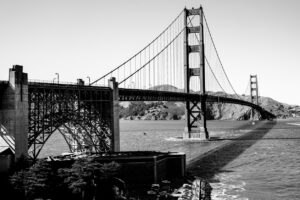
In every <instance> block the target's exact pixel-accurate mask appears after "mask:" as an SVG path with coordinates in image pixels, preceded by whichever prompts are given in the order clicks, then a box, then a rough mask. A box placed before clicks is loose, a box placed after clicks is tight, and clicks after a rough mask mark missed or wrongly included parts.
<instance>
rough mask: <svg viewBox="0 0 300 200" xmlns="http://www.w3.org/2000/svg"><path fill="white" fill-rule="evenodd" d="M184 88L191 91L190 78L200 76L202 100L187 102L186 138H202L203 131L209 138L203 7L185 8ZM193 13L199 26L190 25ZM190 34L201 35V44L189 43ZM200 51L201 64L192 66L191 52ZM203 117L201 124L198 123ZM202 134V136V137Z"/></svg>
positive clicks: (187, 91) (206, 137)
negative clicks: (199, 125)
mask: <svg viewBox="0 0 300 200" xmlns="http://www.w3.org/2000/svg"><path fill="white" fill-rule="evenodd" d="M183 15H184V27H185V30H184V44H183V48H184V49H183V52H184V90H185V92H186V93H190V79H191V77H193V76H197V77H199V78H200V88H201V89H200V90H201V91H200V92H201V100H200V107H199V101H193V102H192V101H187V102H186V121H187V127H186V128H185V131H184V138H201V137H202V134H201V133H200V132H202V131H203V133H205V139H209V134H208V131H207V126H206V96H207V95H206V90H205V52H204V26H203V18H204V16H203V8H202V6H200V8H198V9H194V8H193V9H190V10H189V9H186V8H185V9H184V14H183ZM192 15H198V16H199V22H200V23H199V26H189V25H188V17H189V16H192ZM189 34H198V35H199V44H189ZM192 53H198V54H199V56H200V63H199V66H190V62H189V59H190V54H192ZM199 119H201V126H202V127H198V126H197V125H196V123H197V122H198V121H199ZM200 136H201V137H200Z"/></svg>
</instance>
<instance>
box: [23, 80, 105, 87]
mask: <svg viewBox="0 0 300 200" xmlns="http://www.w3.org/2000/svg"><path fill="white" fill-rule="evenodd" d="M28 83H33V84H35V83H36V84H39V83H42V84H54V85H58V84H61V85H85V86H90V84H89V83H85V82H83V81H82V82H80V81H77V82H69V81H55V80H52V81H51V80H40V79H29V80H28ZM93 86H98V87H105V86H106V85H104V84H99V83H98V84H93Z"/></svg>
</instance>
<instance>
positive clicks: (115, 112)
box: [108, 77, 120, 152]
mask: <svg viewBox="0 0 300 200" xmlns="http://www.w3.org/2000/svg"><path fill="white" fill-rule="evenodd" d="M108 85H109V87H110V88H111V89H112V93H113V95H112V106H111V114H112V119H111V131H112V142H113V144H112V150H113V151H115V152H118V151H120V125H119V124H120V119H119V88H118V82H116V78H115V77H112V78H111V79H110V80H109V81H108Z"/></svg>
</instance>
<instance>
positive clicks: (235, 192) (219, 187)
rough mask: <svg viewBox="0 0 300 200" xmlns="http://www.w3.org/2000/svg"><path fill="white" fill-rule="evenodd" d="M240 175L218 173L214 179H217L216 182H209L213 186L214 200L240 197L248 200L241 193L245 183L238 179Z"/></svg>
mask: <svg viewBox="0 0 300 200" xmlns="http://www.w3.org/2000/svg"><path fill="white" fill-rule="evenodd" d="M239 178H240V175H231V174H229V173H222V174H218V175H216V176H215V177H214V179H217V180H219V182H218V183H211V186H212V187H213V190H212V199H214V200H221V199H222V200H226V199H228V200H230V199H241V200H248V198H246V197H243V196H242V193H243V191H245V186H246V183H245V182H244V181H241V180H239Z"/></svg>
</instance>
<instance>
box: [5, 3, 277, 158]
mask: <svg viewBox="0 0 300 200" xmlns="http://www.w3.org/2000/svg"><path fill="white" fill-rule="evenodd" d="M120 37H121V35H120ZM120 45H122V44H120ZM254 78H255V79H252V77H251V80H250V91H251V92H250V94H251V95H250V96H251V98H250V101H248V100H246V99H245V98H243V96H241V95H238V94H237V93H236V91H235V89H234V88H233V86H232V84H231V82H230V80H229V78H228V75H227V74H226V71H225V68H224V66H223V64H222V62H221V59H220V56H219V54H218V51H217V48H216V45H215V43H214V40H213V37H212V34H211V32H210V29H209V27H208V22H207V19H206V17H205V14H204V12H203V8H202V7H200V8H196V9H194V8H193V9H186V8H185V9H183V10H182V11H181V12H180V13H179V15H178V16H177V17H176V18H175V19H174V20H173V21H172V22H171V23H170V25H168V26H167V27H166V28H165V29H164V30H163V31H162V32H161V33H160V34H159V35H158V36H157V37H156V38H155V39H154V40H152V41H151V42H150V43H149V44H148V45H146V46H145V47H144V48H143V49H142V50H140V51H139V52H137V53H136V54H135V55H133V56H132V57H130V58H129V59H128V60H126V61H125V62H124V63H122V64H121V65H119V66H118V67H116V68H114V69H113V70H111V71H110V72H108V73H107V74H105V75H103V76H102V77H100V78H99V79H97V80H95V81H93V82H91V83H88V84H85V83H84V82H83V81H82V80H81V79H78V82H77V83H74V84H71V83H62V82H60V83H59V82H53V81H49V82H46V81H31V80H29V81H28V78H27V74H26V73H24V72H23V67H22V66H19V65H15V66H13V68H11V69H10V71H9V80H8V81H1V82H0V95H1V98H0V125H1V135H0V136H1V137H2V138H4V139H5V140H6V141H7V142H8V143H9V144H12V143H15V145H10V146H11V148H12V149H13V151H15V154H16V157H17V158H18V157H20V156H21V155H22V154H26V155H27V152H28V153H29V155H30V156H31V157H33V158H37V157H38V155H39V153H40V151H41V150H42V148H43V146H44V144H45V143H46V142H47V140H48V139H49V138H50V136H51V135H52V134H53V133H54V132H55V131H59V132H60V133H61V134H62V135H63V137H64V139H65V141H66V143H67V144H68V146H69V148H70V151H71V152H74V151H84V149H85V148H86V147H88V148H90V150H91V151H94V152H105V151H119V150H120V141H119V140H120V136H119V134H120V133H119V110H118V109H119V107H118V105H119V101H182V102H185V103H186V121H187V124H186V128H185V135H186V137H204V138H206V139H209V131H208V130H207V127H206V120H207V119H206V117H207V114H206V104H207V103H230V104H236V105H243V106H248V107H249V109H252V110H253V111H254V110H255V111H256V112H257V113H258V114H259V115H260V117H261V118H262V119H270V118H274V117H275V116H274V115H273V114H272V113H270V112H269V111H267V110H265V109H263V108H262V107H261V106H259V104H258V86H257V77H254Z"/></svg>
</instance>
